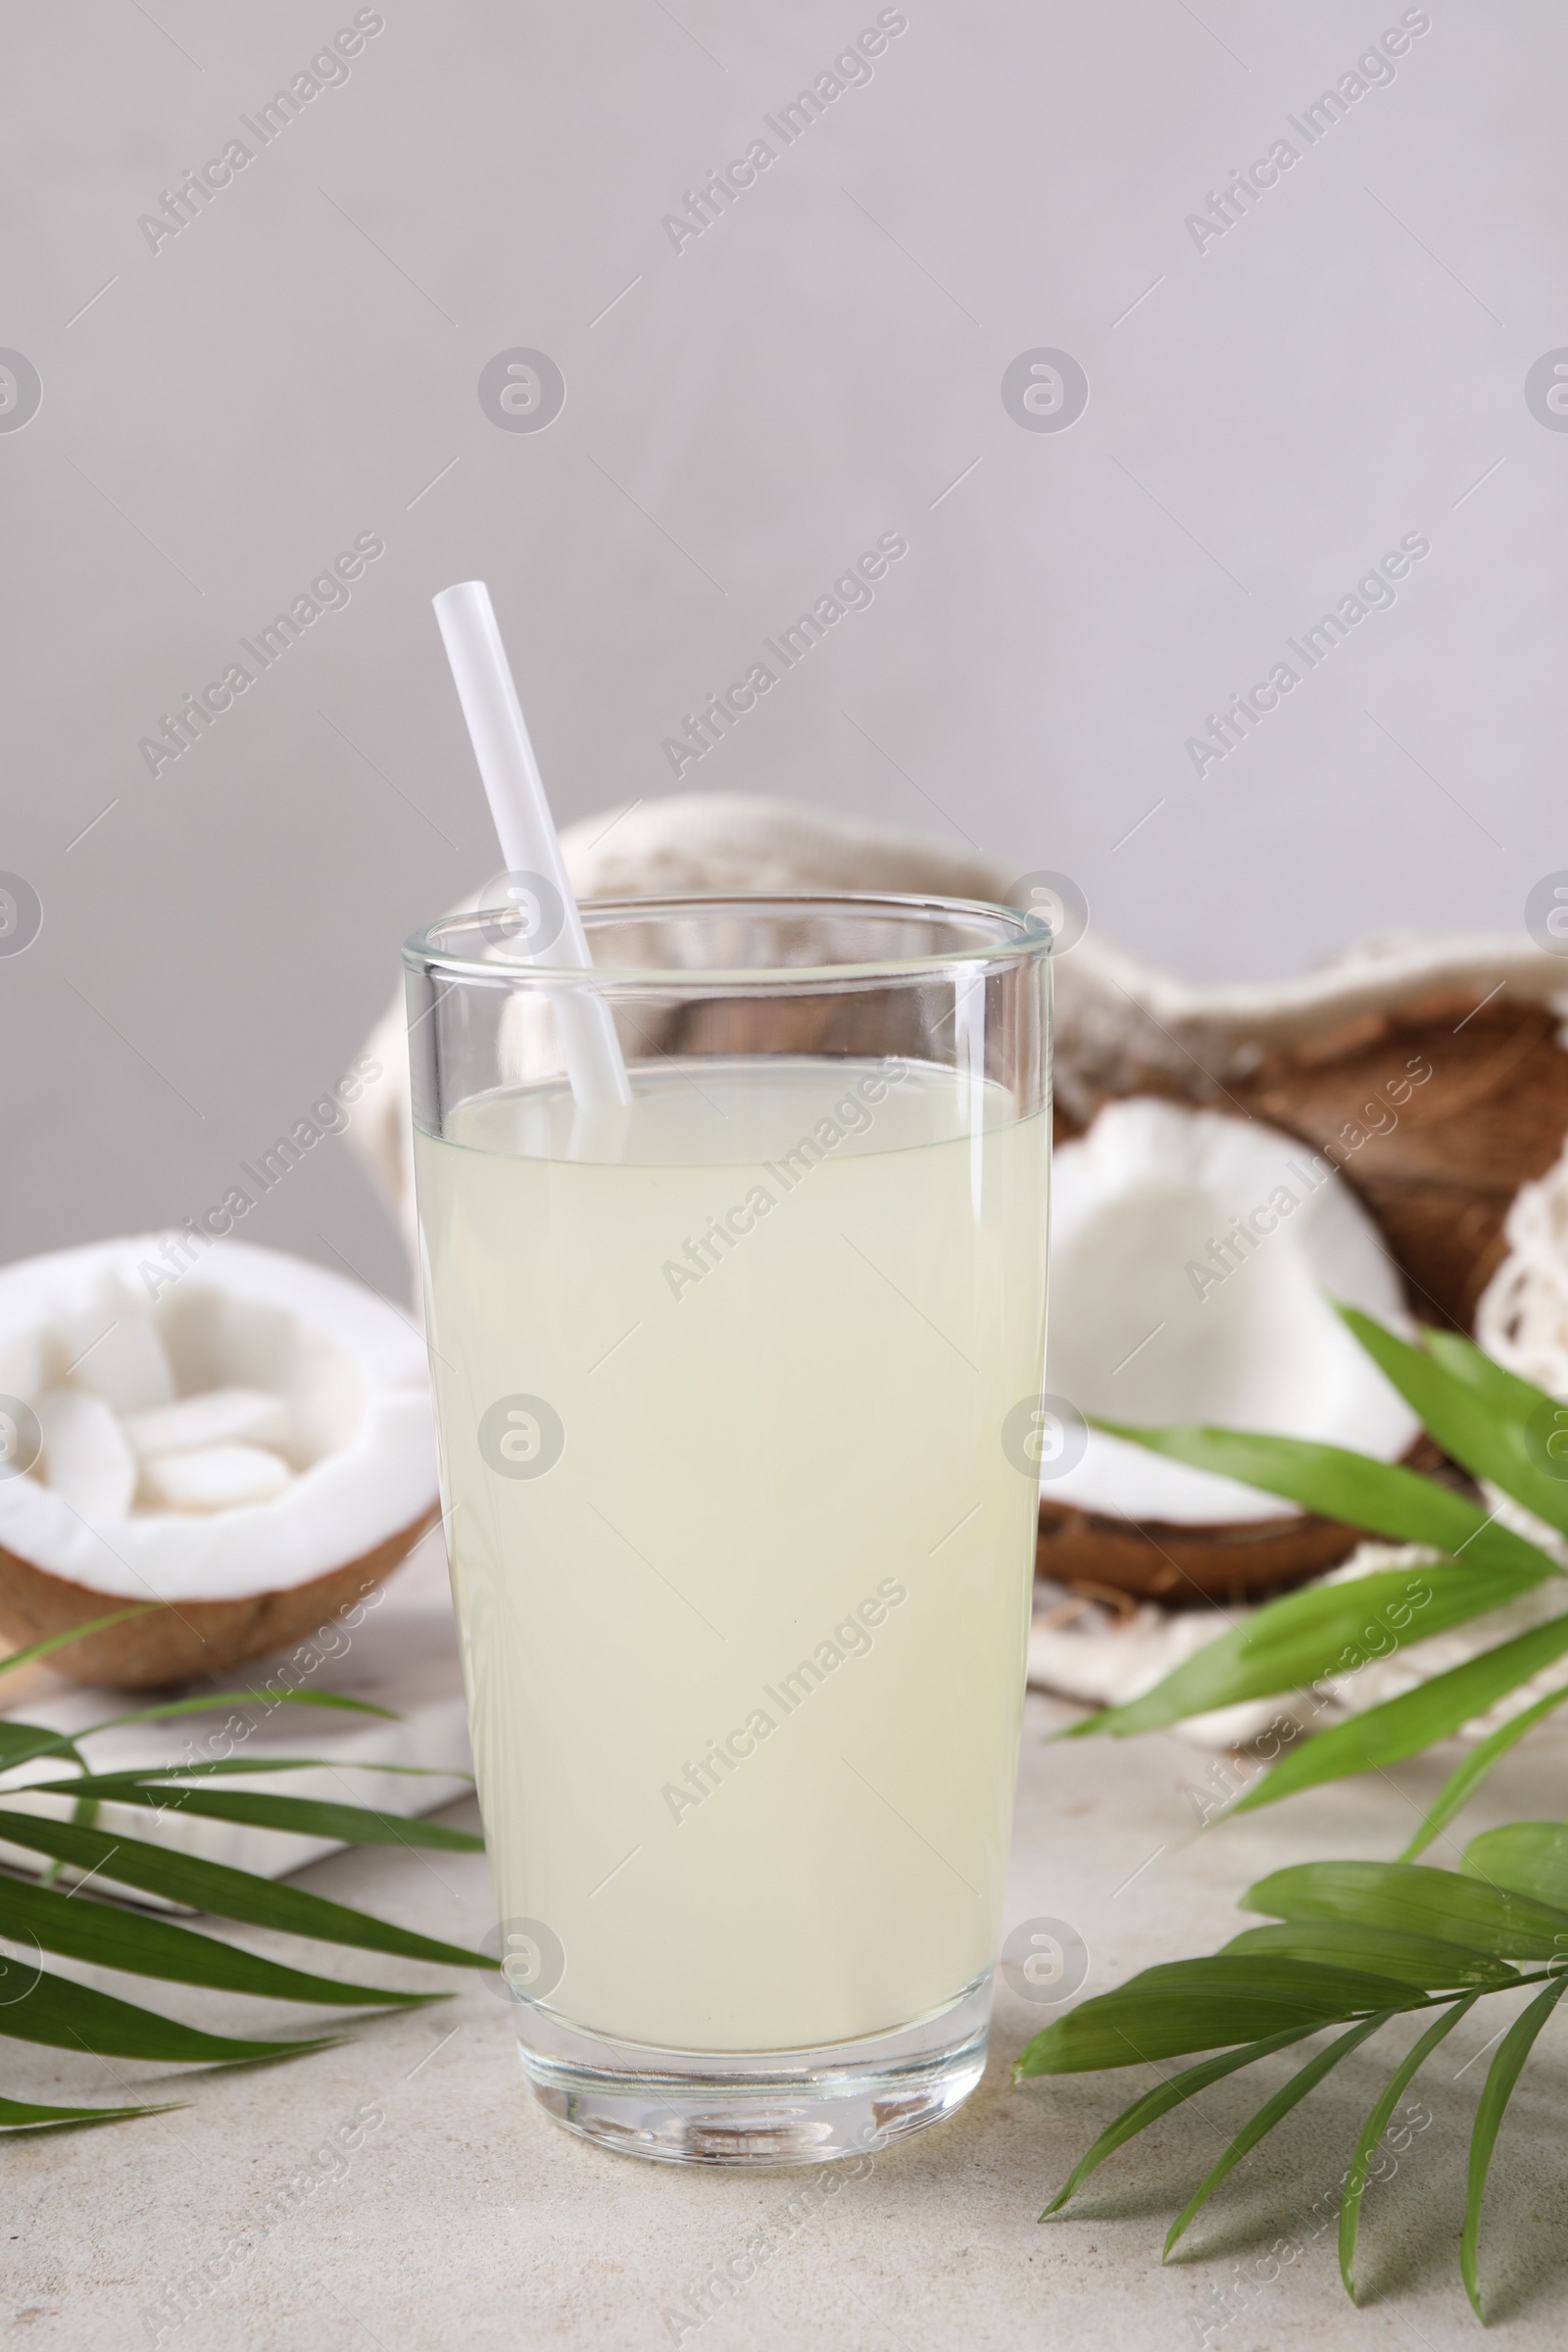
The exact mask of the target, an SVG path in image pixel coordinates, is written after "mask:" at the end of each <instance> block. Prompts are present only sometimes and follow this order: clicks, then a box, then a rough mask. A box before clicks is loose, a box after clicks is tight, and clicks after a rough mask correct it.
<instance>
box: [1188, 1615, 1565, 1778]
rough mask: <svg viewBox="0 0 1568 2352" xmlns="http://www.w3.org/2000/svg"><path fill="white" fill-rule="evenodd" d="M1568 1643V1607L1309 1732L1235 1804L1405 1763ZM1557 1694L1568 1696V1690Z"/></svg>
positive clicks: (1526, 1679)
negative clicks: (1360, 1712) (1409, 1686)
mask: <svg viewBox="0 0 1568 2352" xmlns="http://www.w3.org/2000/svg"><path fill="white" fill-rule="evenodd" d="M1565 1651H1568V1612H1565V1613H1564V1614H1563V1615H1562V1616H1561V1617H1553V1618H1551V1619H1549V1620H1548V1621H1547V1623H1546V1624H1545V1625H1537V1626H1533V1627H1532V1628H1531V1630H1530V1631H1529V1633H1525V1634H1519V1635H1516V1636H1515V1638H1514V1639H1513V1640H1512V1641H1511V1642H1497V1643H1496V1644H1495V1646H1494V1647H1493V1648H1492V1649H1487V1650H1483V1651H1482V1653H1481V1655H1480V1656H1479V1657H1475V1658H1467V1659H1466V1660H1465V1662H1464V1664H1463V1665H1462V1666H1454V1667H1450V1669H1449V1670H1448V1672H1447V1673H1446V1674H1437V1675H1434V1676H1433V1677H1432V1680H1431V1681H1430V1682H1426V1683H1418V1684H1417V1686H1416V1688H1415V1689H1414V1690H1413V1691H1401V1692H1400V1694H1399V1696H1398V1697H1397V1698H1387V1699H1385V1700H1384V1701H1383V1703H1382V1704H1381V1705H1380V1706H1376V1707H1368V1708H1367V1710H1366V1712H1365V1714H1363V1715H1352V1716H1351V1717H1350V1719H1349V1721H1348V1723H1340V1724H1336V1725H1335V1727H1334V1729H1333V1730H1332V1731H1327V1732H1319V1733H1318V1735H1317V1736H1316V1738H1315V1739H1311V1740H1303V1741H1302V1743H1301V1745H1300V1746H1299V1747H1297V1748H1293V1749H1292V1750H1291V1752H1290V1753H1289V1754H1288V1755H1284V1756H1282V1757H1281V1758H1280V1760H1279V1762H1278V1763H1277V1764H1276V1765H1275V1766H1274V1768H1273V1770H1272V1771H1271V1772H1269V1773H1268V1774H1267V1776H1266V1777H1265V1778H1264V1779H1262V1780H1261V1781H1259V1782H1258V1783H1257V1784H1256V1786H1255V1787H1253V1788H1251V1789H1248V1791H1247V1794H1246V1795H1245V1796H1244V1797H1243V1798H1242V1799H1241V1801H1240V1803H1239V1804H1237V1805H1236V1806H1235V1807H1234V1808H1233V1810H1234V1811H1236V1812H1238V1813H1246V1812H1250V1811H1251V1810H1252V1809H1253V1808H1254V1807H1256V1806H1258V1805H1272V1804H1277V1803H1278V1801H1279V1799H1280V1798H1281V1797H1282V1796H1292V1795H1294V1794H1295V1793H1296V1791H1297V1790H1298V1789H1311V1788H1315V1787H1316V1786H1317V1785H1318V1784H1319V1783H1321V1782H1323V1781H1339V1780H1344V1779H1345V1777H1346V1776H1347V1774H1348V1773H1352V1772H1370V1771H1371V1770H1372V1769H1373V1768H1374V1767H1375V1766H1378V1765H1383V1764H1397V1763H1400V1762H1402V1760H1403V1759H1404V1758H1405V1757H1406V1756H1415V1755H1419V1754H1420V1753H1421V1751H1422V1749H1423V1748H1427V1747H1430V1746H1431V1745H1432V1744H1433V1742H1434V1741H1435V1740H1446V1738H1447V1737H1448V1735H1449V1734H1450V1732H1456V1731H1457V1730H1458V1729H1459V1727H1460V1725H1461V1724H1464V1723H1469V1722H1470V1721H1471V1719H1472V1718H1473V1717H1474V1716H1477V1715H1484V1714H1485V1713H1486V1711H1487V1709H1488V1708H1489V1707H1490V1706H1493V1705H1495V1702H1496V1701H1497V1700H1498V1699H1499V1698H1503V1697H1505V1696H1506V1695H1507V1693H1508V1692H1509V1691H1516V1690H1517V1689H1518V1688H1519V1685H1520V1684H1521V1683H1528V1682H1529V1681H1530V1680H1531V1678H1532V1676H1534V1675H1537V1674H1539V1673H1540V1672H1541V1671H1542V1669H1543V1667H1545V1666H1550V1665H1552V1664H1554V1663H1555V1661H1556V1660H1557V1659H1558V1658H1560V1657H1561V1656H1562V1655H1563V1653H1564V1652H1565ZM1556 1697H1559V1698H1565V1697H1568V1691H1562V1692H1559V1693H1557V1694H1556ZM1553 1703H1555V1699H1554V1701H1553ZM1514 1737H1515V1738H1518V1737H1519V1734H1517V1733H1516V1734H1515V1735H1514Z"/></svg>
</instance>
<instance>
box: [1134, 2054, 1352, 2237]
mask: <svg viewBox="0 0 1568 2352" xmlns="http://www.w3.org/2000/svg"><path fill="white" fill-rule="evenodd" d="M1395 2014H1396V2012H1395V2011H1394V2010H1392V2009H1385V2010H1382V2011H1380V2012H1379V2014H1378V2015H1377V2016H1376V2017H1369V2018H1367V2019H1366V2020H1365V2021H1364V2022H1363V2023H1362V2024H1361V2025H1358V2026H1352V2027H1351V2028H1350V2031H1349V2032H1348V2034H1341V2035H1340V2037H1339V2039H1338V2041H1331V2042H1330V2043H1329V2046H1328V2048H1327V2049H1326V2050H1319V2051H1317V2053H1316V2054H1315V2055H1314V2056H1313V2057H1311V2058H1309V2059H1308V2060H1307V2062H1306V2064H1305V2065H1304V2066H1303V2067H1302V2068H1301V2069H1300V2071H1299V2074H1295V2075H1293V2076H1292V2077H1291V2080H1290V2081H1289V2082H1287V2083H1286V2084H1285V2086H1284V2088H1283V2089H1282V2090H1277V2091H1276V2092H1275V2093H1274V2096H1273V2097H1272V2098H1271V2099H1268V2100H1266V2101H1265V2102H1264V2104H1263V2105H1262V2106H1261V2107H1260V2108H1259V2109H1258V2111H1257V2113H1256V2114H1255V2115H1254V2116H1253V2117H1252V2119H1251V2122H1250V2123H1248V2124H1244V2125H1243V2127H1242V2129H1241V2131H1238V2132H1237V2134H1236V2137H1235V2138H1234V2139H1233V2140H1232V2141H1231V2144H1230V2146H1229V2147H1228V2148H1227V2149H1226V2150H1225V2153H1224V2155H1223V2156H1221V2158H1220V2160H1219V2162H1218V2163H1217V2164H1216V2165H1215V2166H1214V2168H1213V2170H1212V2172H1210V2173H1209V2174H1208V2175H1207V2176H1206V2178H1205V2179H1204V2180H1202V2181H1201V2183H1200V2185H1199V2186H1198V2187H1197V2188H1196V2189H1195V2190H1194V2191H1193V2194H1192V2195H1191V2197H1189V2199H1188V2201H1187V2203H1186V2204H1185V2205H1184V2206H1183V2208H1182V2210H1181V2212H1180V2213H1179V2214H1178V2215H1177V2217H1176V2219H1175V2221H1173V2222H1172V2224H1171V2226H1170V2229H1169V2230H1168V2231H1167V2233H1166V2237H1165V2254H1164V2259H1165V2260H1166V2261H1167V2262H1168V2261H1169V2260H1170V2257H1171V2253H1172V2250H1173V2248H1174V2247H1175V2244H1176V2241H1177V2239H1178V2238H1179V2237H1180V2236H1181V2235H1182V2233H1183V2231H1184V2230H1185V2229H1187V2227H1188V2225H1189V2223H1191V2222H1192V2221H1193V2220H1195V2219H1196V2217H1197V2216H1198V2214H1200V2213H1201V2211H1202V2209H1203V2207H1204V2206H1205V2205H1206V2204H1207V2203H1208V2200H1209V2198H1210V2197H1211V2196H1212V2195H1213V2194H1214V2191H1215V2189H1216V2188H1218V2186H1219V2185H1220V2182H1221V2181H1222V2180H1226V2179H1227V2178H1228V2177H1229V2175H1230V2174H1232V2173H1233V2172H1234V2171H1235V2170H1236V2167H1237V2166H1238V2165H1239V2164H1240V2163H1241V2161H1242V2158H1243V2157H1244V2156H1247V2155H1250V2152H1251V2150H1252V2149H1253V2148H1255V2147H1256V2145H1257V2143H1258V2141H1259V2140H1260V2139H1262V2138H1263V2137H1265V2135H1266V2134H1267V2133H1268V2132H1270V2131H1273V2129H1274V2127H1275V2125H1276V2124H1277V2123H1279V2122H1280V2121H1281V2120H1282V2118H1284V2117H1285V2116H1287V2115H1289V2114H1290V2112H1291V2109H1292V2108H1293V2107H1296V2106H1299V2103H1300V2101H1301V2100H1302V2099H1304V2098H1305V2096H1306V2094H1307V2092H1308V2091H1309V2090H1314V2089H1315V2088H1316V2087H1317V2085H1318V2083H1319V2082H1322V2080H1323V2078H1324V2076H1325V2075H1326V2074H1328V2073H1329V2072H1330V2071H1331V2069H1333V2068H1334V2067H1336V2066H1338V2065H1339V2063H1340V2060H1341V2059H1342V2058H1348V2056H1349V2054H1350V2052H1351V2051H1352V2050H1353V2049H1358V2048H1359V2047H1360V2045H1361V2043H1362V2042H1363V2041H1365V2040H1366V2039H1367V2037H1368V2035H1369V2034H1376V2033H1377V2032H1378V2031H1379V2029H1380V2028H1381V2027H1383V2026H1386V2025H1387V2024H1388V2022H1389V2019H1390V2018H1391V2017H1393V2016H1394V2015H1395Z"/></svg>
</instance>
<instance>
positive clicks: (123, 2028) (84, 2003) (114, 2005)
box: [5, 1974, 337, 2065]
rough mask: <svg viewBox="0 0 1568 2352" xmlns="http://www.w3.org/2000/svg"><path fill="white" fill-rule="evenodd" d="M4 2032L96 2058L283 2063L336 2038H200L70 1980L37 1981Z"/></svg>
mask: <svg viewBox="0 0 1568 2352" xmlns="http://www.w3.org/2000/svg"><path fill="white" fill-rule="evenodd" d="M5 2031H6V2034H7V2035H8V2037H9V2038H10V2039H11V2040H13V2041H42V2042H47V2043H50V2044H52V2045H53V2046H54V2047H55V2048H57V2049H63V2050H89V2051H91V2052H92V2053H93V2055H94V2056H95V2057H110V2058H150V2059H160V2058H161V2059H165V2060H169V2061H172V2063H174V2064H175V2065H184V2064H188V2063H189V2062H191V2061H192V2060H196V2059H205V2060H209V2061H211V2060H214V2059H217V2060H218V2061H220V2062H221V2063H223V2062H227V2061H229V2060H231V2059H236V2058H288V2057H295V2056H301V2055H303V2054H304V2053H305V2052H306V2051H307V2050H324V2049H326V2048H328V2047H329V2046H330V2044H331V2043H332V2042H333V2041H334V2040H335V2039H336V2038H337V2036H336V2035H334V2034H318V2035H316V2036H315V2037H314V2038H313V2039H311V2040H308V2041H296V2040H289V2041H250V2040H244V2039H240V2038H238V2037H236V2036H233V2035H230V2034H204V2033H202V2032H201V2031H200V2029H199V2028H197V2027H195V2026H182V2025H181V2024H180V2023H179V2022H178V2020H177V2019H175V2018H172V2017H159V2016H157V2015H156V2014H155V2013H154V2012H153V2011H152V2010H151V2009H138V2008H137V2007H136V2006H135V2004H134V2003H133V2002H131V2001H122V2000H117V1999H116V1997H115V1996H114V1994H113V1993H109V1992H99V1991H98V1990H97V1989H96V1987H95V1986H93V1985H77V1984H75V1983H74V1982H73V1980H72V1979H71V1978H69V1977H51V1976H48V1975H47V1974H45V1975H40V1976H39V1978H38V1980H37V1983H36V1984H35V1985H33V1986H32V1987H31V1989H30V1990H29V1991H27V1992H25V1993H23V1994H22V1995H21V1996H20V1998H18V1999H16V2000H13V2001H11V2002H9V2003H8V2005H7V2007H6V2011H5Z"/></svg>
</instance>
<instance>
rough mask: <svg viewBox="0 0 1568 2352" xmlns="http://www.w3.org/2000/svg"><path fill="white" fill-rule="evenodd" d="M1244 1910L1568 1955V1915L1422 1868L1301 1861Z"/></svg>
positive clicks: (1518, 1953) (1499, 1951)
mask: <svg viewBox="0 0 1568 2352" xmlns="http://www.w3.org/2000/svg"><path fill="white" fill-rule="evenodd" d="M1494 1835H1496V1833H1494ZM1482 1842H1483V1840H1481V1839H1479V1838H1478V1839H1477V1840H1476V1844H1477V1845H1480V1844H1481V1843H1482ZM1474 1851H1475V1847H1474V1846H1472V1847H1471V1848H1470V1852H1472V1853H1473V1852H1474ZM1241 1907H1242V1909H1243V1910H1244V1911H1262V1912H1265V1913H1266V1914H1267V1915H1268V1916H1269V1917H1271V1918H1274V1919H1289V1920H1303V1919H1332V1920H1361V1921H1364V1922H1365V1924H1366V1925H1367V1926H1368V1927H1372V1928H1396V1929H1398V1930H1400V1931H1402V1932H1403V1933H1405V1934H1408V1935H1415V1936H1437V1937H1438V1938H1439V1939H1440V1940H1441V1941H1443V1942H1446V1943H1458V1944H1463V1945H1464V1946H1466V1948H1467V1949H1469V1950H1472V1951H1476V1952H1490V1953H1492V1954H1493V1955H1494V1956H1495V1957H1496V1958H1497V1959H1508V1958H1512V1959H1515V1960H1550V1959H1552V1958H1554V1957H1555V1956H1556V1955H1557V1954H1558V1953H1560V1952H1561V1951H1563V1950H1568V1943H1564V1942H1563V1941H1562V1940H1561V1939H1562V1938H1564V1937H1568V1911H1559V1910H1556V1909H1554V1908H1552V1907H1551V1906H1550V1905H1549V1904H1546V1903H1544V1902H1540V1901H1538V1900H1536V1899H1535V1897H1534V1896H1533V1895H1531V1894H1528V1893H1523V1892H1513V1891H1510V1890H1509V1889H1508V1888H1507V1887H1503V1886H1501V1885H1496V1884H1490V1883H1483V1881H1482V1879H1481V1878H1480V1877H1479V1876H1461V1875H1460V1873H1459V1872H1457V1871H1451V1870H1433V1869H1431V1868H1430V1867H1429V1866H1428V1865H1426V1864H1424V1863H1409V1862H1300V1863H1297V1864H1295V1865H1294V1866H1293V1867H1292V1868H1290V1869H1287V1870H1276V1871H1274V1872H1273V1873H1272V1874H1271V1875H1270V1876H1269V1877H1268V1878H1266V1879H1259V1881H1258V1882H1257V1885H1256V1886H1255V1887H1249V1888H1248V1890H1247V1892H1246V1893H1245V1894H1244V1895H1243V1896H1242V1898H1241Z"/></svg>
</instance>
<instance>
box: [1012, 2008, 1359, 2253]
mask: <svg viewBox="0 0 1568 2352" xmlns="http://www.w3.org/2000/svg"><path fill="white" fill-rule="evenodd" d="M1317 2031H1318V2028H1317V2027H1316V2026H1289V2027H1287V2029H1286V2031H1285V2032H1284V2033H1283V2034H1268V2035H1267V2036H1265V2038H1264V2039H1263V2040H1262V2041H1250V2042H1249V2043H1248V2044H1247V2046H1246V2048H1245V2049H1240V2050H1226V2051H1225V2052H1224V2053H1223V2054H1222V2055H1221V2056H1220V2057H1218V2058H1205V2059H1204V2060H1203V2062H1202V2064H1201V2066H1190V2067H1188V2068H1186V2069H1185V2071H1184V2072H1183V2073H1181V2074H1179V2075H1172V2076H1170V2077H1169V2079H1168V2080H1167V2081H1166V2082H1156V2083H1155V2085H1154V2087H1153V2089H1152V2090H1146V2091H1145V2093H1144V2095H1143V2097H1142V2098H1141V2099H1134V2101H1133V2103H1132V2105H1131V2106H1130V2107H1124V2108H1123V2109H1122V2111H1121V2113H1120V2115H1118V2116H1117V2118H1116V2120H1115V2122H1114V2123H1113V2124H1107V2125H1106V2127H1105V2129H1104V2131H1102V2133H1101V2134H1100V2137H1099V2138H1098V2139H1097V2140H1096V2141H1095V2144H1094V2146H1093V2147H1092V2148H1090V2149H1089V2150H1088V2152H1087V2154H1085V2155H1083V2156H1080V2157H1079V2159H1078V2162H1077V2163H1076V2164H1075V2165H1074V2166H1073V2168H1072V2171H1071V2172H1070V2173H1069V2174H1068V2175H1067V2178H1066V2180H1064V2181H1063V2182H1062V2184H1061V2186H1060V2188H1058V2189H1057V2191H1056V2193H1055V2195H1054V2197H1053V2198H1052V2200H1051V2203H1050V2204H1049V2205H1048V2206H1047V2207H1046V2210H1045V2212H1044V2213H1043V2214H1042V2215H1041V2216H1040V2219H1041V2220H1042V2221H1043V2222H1044V2221H1048V2220H1049V2219H1050V2217H1051V2216H1052V2214H1054V2213H1058V2212H1059V2211H1060V2210H1061V2208H1062V2206H1063V2205H1065V2204H1066V2202H1067V2200H1068V2198H1069V2197H1071V2196H1075V2195H1076V2194H1077V2192H1078V2190H1079V2189H1080V2188H1081V2187H1082V2186H1083V2184H1084V2182H1085V2181H1086V2180H1088V2178H1089V2176H1090V2174H1091V2173H1093V2172H1096V2171H1098V2170H1099V2168H1100V2166H1101V2165H1103V2163H1104V2161H1105V2158H1106V2157H1107V2156H1114V2154H1115V2153H1116V2150H1117V2149H1118V2148H1121V2147H1125V2146H1126V2144H1127V2142H1128V2140H1130V2139H1132V2138H1135V2137H1136V2135H1137V2134H1138V2133H1139V2132H1140V2131H1146V2130H1147V2129H1148V2127H1149V2126H1150V2125H1151V2124H1156V2123H1158V2121H1159V2119H1160V2117H1161V2116H1162V2115H1168V2114H1169V2113H1170V2111H1171V2109H1172V2108H1173V2107H1179V2106H1180V2105H1181V2104H1182V2102H1183V2101H1184V2100H1186V2099H1191V2098H1194V2097H1196V2096H1197V2094H1198V2092H1199V2091H1201V2090H1207V2088H1208V2087H1209V2084H1210V2083H1212V2082H1223V2081H1224V2079H1225V2077H1226V2076H1227V2075H1234V2074H1235V2073H1237V2072H1238V2070H1239V2069H1240V2068H1242V2067H1244V2066H1253V2065H1255V2064H1256V2062H1257V2060H1258V2059H1259V2058H1267V2057H1270V2056H1272V2054H1273V2052H1274V2051H1275V2050H1284V2049H1289V2048H1290V2046H1291V2044H1292V2043H1293V2042H1297V2041H1304V2040H1305V2038H1306V2036H1307V2034H1315V2033H1316V2032H1317ZM1012 2077H1013V2081H1014V2082H1020V2081H1021V2080H1023V2069H1022V2066H1021V2064H1020V2065H1018V2066H1015V2067H1014V2068H1013V2070H1012Z"/></svg>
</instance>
